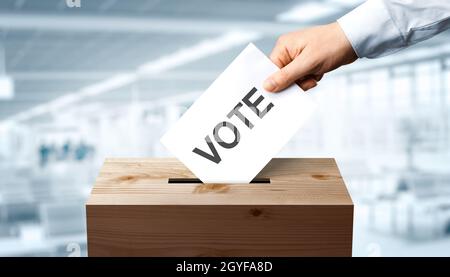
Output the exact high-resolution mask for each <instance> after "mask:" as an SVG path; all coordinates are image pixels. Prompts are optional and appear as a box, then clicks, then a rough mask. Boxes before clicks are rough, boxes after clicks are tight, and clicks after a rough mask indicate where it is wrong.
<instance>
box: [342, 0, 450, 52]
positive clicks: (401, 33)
mask: <svg viewBox="0 0 450 277" xmlns="http://www.w3.org/2000/svg"><path fill="white" fill-rule="evenodd" d="M338 23H339V25H340V26H341V28H342V29H343V31H344V33H345V35H346V36H347V38H348V40H349V41H350V43H351V44H352V46H353V49H354V50H355V52H356V54H357V55H358V57H360V58H362V57H366V58H376V57H380V56H385V55H388V54H391V53H393V52H396V51H398V50H400V49H403V48H406V47H408V46H410V45H413V44H415V43H417V42H420V41H423V40H426V39H429V38H431V37H432V36H434V35H436V34H438V33H440V32H442V31H445V30H446V29H448V28H450V0H368V1H366V2H364V3H363V4H361V5H360V6H358V7H357V8H356V9H354V10H352V11H351V12H349V13H348V14H346V15H344V16H343V17H341V18H340V19H338Z"/></svg>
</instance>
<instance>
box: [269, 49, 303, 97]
mask: <svg viewBox="0 0 450 277" xmlns="http://www.w3.org/2000/svg"><path fill="white" fill-rule="evenodd" d="M311 70H312V69H311V68H310V66H309V65H308V64H307V63H305V62H304V59H302V55H300V56H298V57H297V58H295V59H294V60H293V61H292V62H290V63H289V64H288V65H286V66H285V67H283V68H281V69H280V70H278V71H277V72H275V73H273V74H272V75H271V76H269V78H267V79H266V80H265V81H264V84H263V87H264V89H265V90H267V91H270V92H278V91H281V90H283V89H285V88H287V87H289V86H290V85H292V84H293V83H295V81H297V80H300V79H302V78H303V77H305V76H307V75H310V74H311Z"/></svg>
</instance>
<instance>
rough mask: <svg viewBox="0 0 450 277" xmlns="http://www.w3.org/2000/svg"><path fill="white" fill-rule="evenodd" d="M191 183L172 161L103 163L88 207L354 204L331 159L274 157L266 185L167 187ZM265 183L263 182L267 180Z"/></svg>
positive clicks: (264, 175)
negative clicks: (172, 179)
mask: <svg viewBox="0 0 450 277" xmlns="http://www.w3.org/2000/svg"><path fill="white" fill-rule="evenodd" d="M169 178H175V179H176V178H195V176H194V175H193V174H192V173H191V172H190V171H189V170H188V169H187V168H186V167H185V166H184V165H183V164H182V163H181V162H179V161H178V160H176V159H173V158H112V159H106V161H105V163H104V165H103V167H102V169H101V171H100V174H99V176H98V177H97V180H96V183H95V185H94V188H93V189H92V193H91V196H90V198H89V200H88V202H87V205H353V203H352V200H351V198H350V196H349V194H348V192H347V189H346V187H345V184H344V181H343V179H342V177H341V174H340V172H339V169H338V167H337V165H336V163H335V161H334V159H329V158H314V159H309V158H301V159H298V158H275V159H272V161H271V162H270V163H269V164H268V165H267V166H266V167H265V168H264V169H263V170H262V171H261V172H260V173H259V174H258V176H257V178H267V179H270V183H254V184H201V183H180V184H174V183H168V180H169ZM267 179H266V180H267Z"/></svg>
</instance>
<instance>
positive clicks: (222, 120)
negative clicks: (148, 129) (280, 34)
mask: <svg viewBox="0 0 450 277" xmlns="http://www.w3.org/2000/svg"><path fill="white" fill-rule="evenodd" d="M277 70H278V68H277V66H276V65H274V64H273V63H272V62H271V61H270V60H269V59H268V58H267V57H266V56H265V55H264V54H263V53H262V52H261V51H260V50H259V49H258V48H256V46H255V45H253V44H249V45H248V46H247V47H246V48H245V49H244V50H243V51H242V52H241V53H240V54H239V56H238V57H237V58H236V59H235V60H234V61H233V62H232V63H231V64H230V65H229V66H228V67H227V69H225V71H224V72H223V73H222V74H221V75H220V76H219V77H218V78H217V79H216V80H215V81H214V82H213V83H212V85H211V86H210V87H209V88H208V89H207V90H206V91H205V92H204V93H203V94H202V95H201V96H200V97H199V98H198V99H197V100H196V101H195V102H194V104H193V105H192V106H191V107H190V108H189V109H188V110H187V111H186V112H185V113H184V114H183V116H182V117H181V118H180V119H179V120H178V122H176V124H175V125H174V126H173V127H172V128H171V129H170V130H169V131H168V132H167V133H166V134H165V135H164V136H163V137H162V139H161V142H162V143H163V144H164V145H165V146H166V147H167V148H168V149H169V150H170V151H171V152H172V153H173V154H174V155H175V156H176V157H177V158H178V159H179V160H180V161H181V162H183V163H184V164H185V165H186V167H188V168H189V169H190V170H191V171H192V172H193V173H194V174H195V175H196V176H197V177H198V178H199V179H200V180H201V181H202V182H203V183H249V182H250V181H251V180H252V179H253V178H254V177H255V176H256V175H257V174H258V173H259V172H260V171H261V169H263V168H264V166H265V165H266V164H267V163H268V162H269V161H270V160H271V159H272V157H274V156H275V155H276V154H277V153H278V152H279V151H280V150H281V148H282V147H283V146H284V145H285V144H286V143H287V142H288V141H289V139H291V137H292V136H293V135H294V134H295V133H296V132H297V131H298V129H299V128H300V127H301V126H302V125H303V124H304V123H305V121H306V120H307V119H308V117H309V116H310V115H311V113H312V112H313V110H314V109H315V106H316V105H315V103H314V101H313V100H312V99H311V96H310V95H308V94H307V93H305V92H303V91H302V90H301V89H300V88H299V87H298V86H296V85H293V86H291V87H289V88H288V89H286V90H284V91H283V92H280V93H270V92H267V91H265V90H264V89H263V87H262V84H263V82H264V80H265V78H267V77H268V76H269V75H270V74H272V73H274V72H275V71H277Z"/></svg>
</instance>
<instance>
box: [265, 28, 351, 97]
mask: <svg viewBox="0 0 450 277" xmlns="http://www.w3.org/2000/svg"><path fill="white" fill-rule="evenodd" d="M357 58H358V57H357V55H356V53H355V51H354V50H353V48H352V46H351V44H350V42H349V41H348V39H347V37H346V36H345V34H344V32H343V31H342V29H341V27H340V26H339V24H338V23H337V22H335V23H331V24H328V25H323V26H317V27H312V28H308V29H305V30H300V31H296V32H292V33H288V34H284V35H282V36H280V37H279V38H278V41H277V43H276V45H275V47H274V49H273V50H272V53H271V54H270V59H271V60H272V62H274V63H275V64H276V65H277V66H278V67H279V68H281V69H280V70H279V71H277V72H276V73H274V74H272V75H271V76H270V77H269V78H267V79H266V81H264V84H263V86H264V89H266V90H267V91H271V92H278V91H281V90H283V89H285V88H287V87H289V86H290V85H292V84H293V83H294V82H295V83H297V84H298V85H299V86H300V87H301V88H302V89H303V90H305V91H306V90H308V89H311V88H313V87H315V86H316V85H317V82H318V81H320V79H321V78H322V77H323V75H324V74H325V73H327V72H329V71H332V70H334V69H336V68H338V67H340V66H341V65H345V64H349V63H352V62H354V61H355V60H356V59H357Z"/></svg>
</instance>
